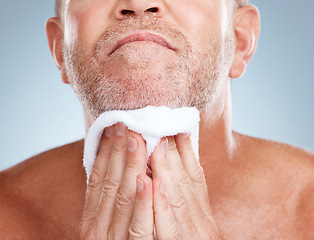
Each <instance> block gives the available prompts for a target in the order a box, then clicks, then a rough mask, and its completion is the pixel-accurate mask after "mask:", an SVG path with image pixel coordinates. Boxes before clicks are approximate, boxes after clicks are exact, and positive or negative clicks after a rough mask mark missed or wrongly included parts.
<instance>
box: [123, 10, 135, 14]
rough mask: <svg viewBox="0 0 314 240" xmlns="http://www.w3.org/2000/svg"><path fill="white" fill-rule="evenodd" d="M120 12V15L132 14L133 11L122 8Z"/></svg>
mask: <svg viewBox="0 0 314 240" xmlns="http://www.w3.org/2000/svg"><path fill="white" fill-rule="evenodd" d="M121 14H122V15H134V14H135V12H134V11H132V10H122V11H121Z"/></svg>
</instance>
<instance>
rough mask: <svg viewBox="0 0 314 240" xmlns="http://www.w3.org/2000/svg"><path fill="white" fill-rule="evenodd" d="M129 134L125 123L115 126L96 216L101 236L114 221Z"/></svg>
mask: <svg viewBox="0 0 314 240" xmlns="http://www.w3.org/2000/svg"><path fill="white" fill-rule="evenodd" d="M127 132H128V129H127V127H126V126H125V125H124V124H123V123H117V124H116V125H115V129H114V137H113V146H112V150H111V155H110V162H109V166H108V171H107V175H106V178H105V181H104V183H103V185H102V186H103V189H102V191H103V192H102V196H101V201H100V204H99V208H98V212H97V214H96V223H97V230H98V231H99V232H98V234H99V235H104V234H107V231H108V229H109V226H110V222H111V220H112V219H113V215H114V206H115V199H116V195H117V193H118V191H119V188H120V185H121V181H122V176H123V172H124V169H125V166H126V155H127Z"/></svg>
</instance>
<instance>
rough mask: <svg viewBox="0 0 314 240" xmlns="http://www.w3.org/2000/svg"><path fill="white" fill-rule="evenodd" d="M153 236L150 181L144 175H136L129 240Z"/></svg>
mask: <svg viewBox="0 0 314 240" xmlns="http://www.w3.org/2000/svg"><path fill="white" fill-rule="evenodd" d="M153 237H154V215H153V193H152V181H151V179H150V178H149V177H148V176H146V175H142V174H141V175H138V176H137V180H136V197H135V207H134V212H133V217H132V221H131V224H130V227H129V239H130V240H134V239H137V240H140V239H143V240H144V239H145V240H152V239H153Z"/></svg>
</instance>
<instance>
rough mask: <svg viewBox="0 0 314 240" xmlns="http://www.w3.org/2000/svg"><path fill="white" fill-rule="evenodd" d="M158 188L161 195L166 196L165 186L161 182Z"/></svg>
mask: <svg viewBox="0 0 314 240" xmlns="http://www.w3.org/2000/svg"><path fill="white" fill-rule="evenodd" d="M159 188H160V192H161V194H163V195H166V186H165V184H164V182H163V181H161V183H160V185H159Z"/></svg>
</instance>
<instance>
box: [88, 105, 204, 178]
mask: <svg viewBox="0 0 314 240" xmlns="http://www.w3.org/2000/svg"><path fill="white" fill-rule="evenodd" d="M199 120H200V117H199V111H198V110H197V109H196V108H190V107H184V108H176V109H170V108H168V107H152V106H149V107H145V108H143V109H137V110H128V111H119V110H116V111H109V112H104V113H103V114H101V115H100V116H99V117H98V118H97V119H96V121H95V122H94V123H93V124H92V126H91V127H90V129H89V131H88V134H87V137H86V139H85V147H84V159H83V163H84V167H85V170H86V174H87V179H88V177H89V175H90V174H91V171H92V169H93V165H94V162H95V160H96V156H97V152H98V149H99V144H100V139H101V136H102V134H103V131H104V128H106V127H109V126H111V125H114V124H116V123H117V122H123V123H124V124H125V125H126V126H127V127H128V128H129V129H130V130H132V131H134V132H137V133H139V134H141V135H142V137H143V139H144V140H145V141H146V148H147V159H148V158H149V156H150V155H151V153H152V152H153V151H154V148H155V147H156V145H158V143H159V141H160V139H161V138H162V137H166V136H174V135H177V134H178V133H191V139H192V144H193V150H194V153H195V155H196V157H197V159H198V132H199Z"/></svg>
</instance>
